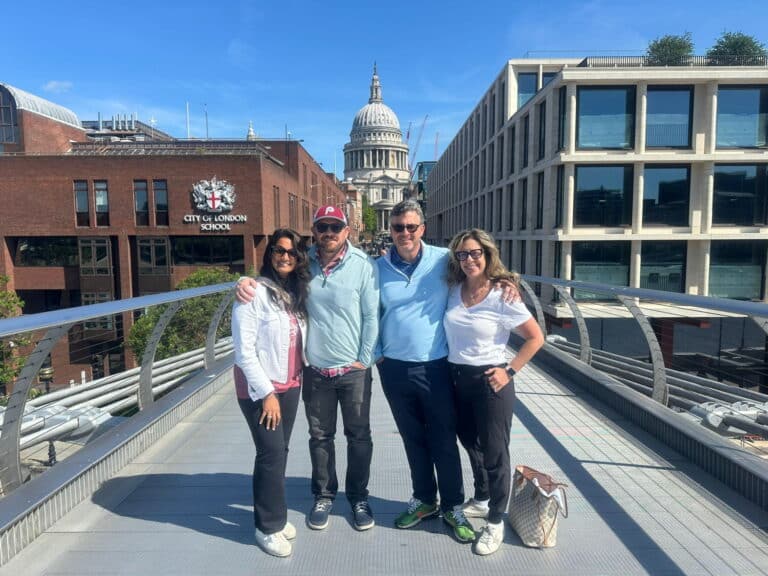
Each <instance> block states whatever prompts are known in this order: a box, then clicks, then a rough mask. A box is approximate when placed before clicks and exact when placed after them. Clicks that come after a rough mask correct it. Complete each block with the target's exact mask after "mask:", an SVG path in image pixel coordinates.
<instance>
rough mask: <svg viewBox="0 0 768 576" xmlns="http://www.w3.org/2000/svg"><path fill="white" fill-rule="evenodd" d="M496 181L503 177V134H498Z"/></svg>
mask: <svg viewBox="0 0 768 576" xmlns="http://www.w3.org/2000/svg"><path fill="white" fill-rule="evenodd" d="M496 162H497V163H496V181H497V182H498V181H499V180H501V179H502V178H504V135H503V134H502V135H501V136H499V153H498V156H497V159H496Z"/></svg>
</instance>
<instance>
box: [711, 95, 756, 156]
mask: <svg viewBox="0 0 768 576" xmlns="http://www.w3.org/2000/svg"><path fill="white" fill-rule="evenodd" d="M767 133H768V86H720V87H719V88H718V90H717V147H718V148H762V147H765V146H766V145H767V143H766V134H767Z"/></svg>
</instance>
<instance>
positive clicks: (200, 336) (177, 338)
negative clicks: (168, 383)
mask: <svg viewBox="0 0 768 576" xmlns="http://www.w3.org/2000/svg"><path fill="white" fill-rule="evenodd" d="M238 277H239V275H238V274H230V273H229V272H228V271H227V270H226V269H225V268H200V269H198V270H196V271H195V272H193V273H192V274H190V275H189V276H187V278H185V279H184V280H183V281H182V282H179V285H178V286H177V287H176V289H177V290H184V289H186V288H196V287H200V286H210V285H212V284H222V283H224V282H233V281H235V280H237V279H238ZM225 296H226V295H225V294H212V295H210V296H202V297H200V298H195V299H193V300H189V301H187V302H184V304H182V305H181V308H179V310H178V311H177V312H176V314H175V315H174V316H173V319H172V320H171V323H170V324H169V325H168V327H167V328H166V329H165V333H164V334H163V337H162V338H161V339H160V344H159V345H158V347H157V352H156V354H155V359H156V360H162V359H164V358H170V357H171V356H176V355H177V354H182V353H184V352H188V351H190V350H194V349H195V348H200V347H202V346H204V345H205V335H206V333H207V332H208V324H209V322H210V319H211V316H212V315H213V313H214V312H215V310H216V308H217V307H218V305H219V302H221V299H222V297H225ZM166 308H167V305H163V306H153V307H152V308H150V309H149V310H148V311H147V312H146V313H145V314H144V315H143V316H142V317H141V318H139V319H138V320H137V321H136V322H135V323H134V325H133V327H132V328H131V332H130V334H129V335H128V340H127V344H128V347H129V348H130V349H131V350H132V351H133V353H134V354H135V355H136V358H137V359H138V360H141V357H142V355H143V354H144V349H145V348H146V347H147V341H148V340H149V337H150V335H151V334H152V330H153V329H154V327H155V325H156V324H157V321H158V319H159V318H160V315H161V314H162V313H163V312H164V311H165V309H166ZM229 324H230V314H229V312H227V314H225V316H224V318H222V320H221V323H220V324H219V330H218V333H217V337H219V338H222V337H224V336H228V335H229V334H230V325H229Z"/></svg>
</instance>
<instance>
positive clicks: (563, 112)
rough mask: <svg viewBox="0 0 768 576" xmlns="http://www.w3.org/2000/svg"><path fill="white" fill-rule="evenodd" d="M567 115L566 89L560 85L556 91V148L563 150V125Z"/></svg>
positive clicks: (564, 125)
mask: <svg viewBox="0 0 768 576" xmlns="http://www.w3.org/2000/svg"><path fill="white" fill-rule="evenodd" d="M567 117H568V90H567V89H566V87H565V86H561V87H560V90H558V92H557V149H558V150H565V127H566V126H567V124H566V122H567Z"/></svg>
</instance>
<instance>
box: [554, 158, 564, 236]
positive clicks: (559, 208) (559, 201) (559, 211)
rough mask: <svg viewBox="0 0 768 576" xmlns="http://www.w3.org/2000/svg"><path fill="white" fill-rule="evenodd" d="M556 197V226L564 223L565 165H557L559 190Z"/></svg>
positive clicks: (558, 226)
mask: <svg viewBox="0 0 768 576" xmlns="http://www.w3.org/2000/svg"><path fill="white" fill-rule="evenodd" d="M556 194H557V195H556V197H555V228H560V227H562V225H563V202H564V200H565V166H563V165H562V164H560V165H559V166H558V167H557V192H556Z"/></svg>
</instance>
